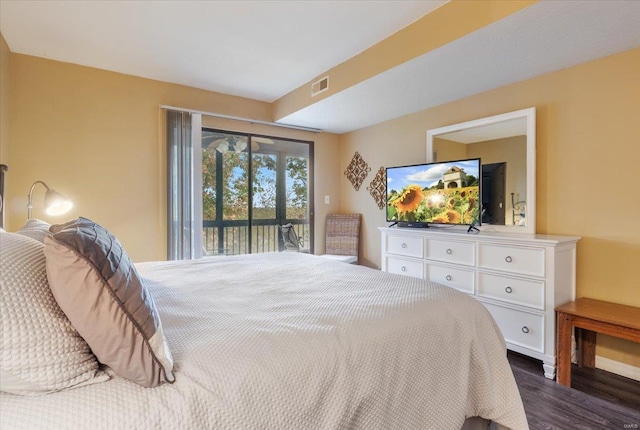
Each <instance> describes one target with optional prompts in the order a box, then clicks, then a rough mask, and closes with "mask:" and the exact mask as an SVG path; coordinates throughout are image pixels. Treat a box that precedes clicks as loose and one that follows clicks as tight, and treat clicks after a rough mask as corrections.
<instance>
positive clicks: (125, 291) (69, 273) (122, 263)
mask: <svg viewBox="0 0 640 430" xmlns="http://www.w3.org/2000/svg"><path fill="white" fill-rule="evenodd" d="M51 232H52V233H53V235H52V236H49V237H47V238H45V249H44V253H45V255H46V257H47V276H48V277H49V284H50V286H51V290H52V291H53V295H54V296H55V298H56V300H57V301H58V303H59V304H60V307H61V308H62V310H63V311H64V312H65V314H67V316H68V317H69V319H70V320H71V323H72V324H73V326H74V327H75V328H76V329H77V330H78V332H79V333H80V335H81V336H82V337H83V338H84V339H85V340H86V341H87V343H88V344H89V346H90V347H91V350H92V351H93V353H94V354H95V355H96V357H98V360H99V361H100V362H101V363H104V364H106V365H108V366H109V367H111V368H112V369H113V370H114V372H115V373H116V374H118V375H120V376H122V377H123V378H126V379H129V380H131V381H133V382H135V383H137V384H140V385H142V386H144V387H155V386H157V385H160V384H161V383H163V382H173V380H174V376H173V373H172V369H173V358H172V357H171V352H170V351H169V347H168V345H167V341H166V339H165V338H164V334H163V331H162V324H161V323H160V318H159V316H158V312H157V310H156V306H155V304H154V303H153V300H152V298H151V295H150V294H149V291H148V290H147V288H146V287H145V285H144V283H143V282H142V279H141V278H140V276H138V272H137V270H136V268H135V266H133V264H132V263H131V260H130V259H129V257H128V256H127V253H126V252H125V250H124V249H123V248H122V245H120V242H119V241H118V239H116V238H115V236H114V235H113V234H111V233H110V232H109V231H107V230H106V229H105V228H104V227H102V226H100V225H98V224H96V223H94V222H93V221H91V220H89V219H86V218H78V219H76V220H73V221H70V222H68V223H66V224H61V225H54V226H52V227H51Z"/></svg>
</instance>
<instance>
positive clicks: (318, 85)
mask: <svg viewBox="0 0 640 430" xmlns="http://www.w3.org/2000/svg"><path fill="white" fill-rule="evenodd" d="M328 89H329V77H328V76H325V77H324V78H321V79H318V80H317V81H315V82H314V83H312V84H311V97H314V96H317V95H318V94H320V93H323V92H325V91H327V90H328Z"/></svg>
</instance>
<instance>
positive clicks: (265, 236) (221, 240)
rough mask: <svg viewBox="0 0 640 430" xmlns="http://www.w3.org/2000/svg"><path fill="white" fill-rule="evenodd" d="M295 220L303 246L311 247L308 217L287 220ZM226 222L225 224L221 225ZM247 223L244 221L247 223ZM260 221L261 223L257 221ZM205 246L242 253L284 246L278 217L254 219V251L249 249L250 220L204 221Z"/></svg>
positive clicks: (210, 250)
mask: <svg viewBox="0 0 640 430" xmlns="http://www.w3.org/2000/svg"><path fill="white" fill-rule="evenodd" d="M288 222H291V223H292V224H293V228H294V230H295V232H296V234H297V235H298V238H299V239H300V241H301V248H303V249H309V248H310V237H311V236H310V232H309V222H308V220H300V219H297V220H286V222H283V224H286V223H288ZM220 224H222V225H220ZM243 224H244V225H243ZM255 224H257V225H255ZM202 247H203V251H204V254H205V255H238V254H249V253H252V254H256V253H261V252H280V251H283V250H284V244H283V242H282V235H281V234H280V226H279V224H278V222H277V221H275V220H258V221H254V225H253V226H252V227H251V251H250V252H249V226H248V225H246V221H223V222H222V223H220V222H219V221H204V222H203V227H202Z"/></svg>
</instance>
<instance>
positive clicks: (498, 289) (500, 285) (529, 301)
mask: <svg viewBox="0 0 640 430" xmlns="http://www.w3.org/2000/svg"><path fill="white" fill-rule="evenodd" d="M478 295H479V296H480V297H488V298H491V299H496V300H503V301H507V302H511V303H517V304H520V305H524V306H530V307H533V308H536V309H541V310H542V309H544V282H542V281H530V280H526V279H519V278H511V277H509V276H498V275H492V274H489V273H482V272H480V273H478Z"/></svg>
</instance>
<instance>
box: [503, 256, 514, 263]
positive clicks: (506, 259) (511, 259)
mask: <svg viewBox="0 0 640 430" xmlns="http://www.w3.org/2000/svg"><path fill="white" fill-rule="evenodd" d="M504 261H506V262H507V263H511V262H512V261H513V258H511V256H510V255H507V257H506V258H505V259H504Z"/></svg>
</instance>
